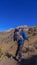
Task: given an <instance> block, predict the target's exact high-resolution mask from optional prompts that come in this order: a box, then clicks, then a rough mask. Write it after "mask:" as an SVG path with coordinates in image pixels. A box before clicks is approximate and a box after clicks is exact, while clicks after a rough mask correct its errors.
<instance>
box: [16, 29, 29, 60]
mask: <svg viewBox="0 0 37 65" xmlns="http://www.w3.org/2000/svg"><path fill="white" fill-rule="evenodd" d="M16 37H17V43H18V48H17V51H16V54H15V57H16V58H17V56H18V60H19V61H21V56H22V48H23V44H24V41H25V40H28V41H29V38H28V37H27V36H26V33H25V31H24V30H23V29H21V30H20V29H19V30H17V32H16Z"/></svg>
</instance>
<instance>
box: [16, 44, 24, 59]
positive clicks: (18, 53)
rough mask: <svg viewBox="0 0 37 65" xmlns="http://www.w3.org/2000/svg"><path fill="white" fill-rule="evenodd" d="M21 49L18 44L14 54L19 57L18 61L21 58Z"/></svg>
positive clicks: (21, 46) (20, 45)
mask: <svg viewBox="0 0 37 65" xmlns="http://www.w3.org/2000/svg"><path fill="white" fill-rule="evenodd" d="M22 48H23V44H19V43H18V48H17V51H16V54H15V56H17V55H18V56H19V59H20V58H21V56H22Z"/></svg>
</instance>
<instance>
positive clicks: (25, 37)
mask: <svg viewBox="0 0 37 65" xmlns="http://www.w3.org/2000/svg"><path fill="white" fill-rule="evenodd" d="M22 34H23V38H24V39H26V40H29V38H28V37H27V35H26V33H25V32H23V33H22Z"/></svg>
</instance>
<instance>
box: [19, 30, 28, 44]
mask: <svg viewBox="0 0 37 65" xmlns="http://www.w3.org/2000/svg"><path fill="white" fill-rule="evenodd" d="M21 35H22V37H23V38H24V40H28V37H27V36H26V33H25V32H24V31H23V32H22V33H21ZM24 40H22V39H21V40H19V41H18V43H19V44H24Z"/></svg>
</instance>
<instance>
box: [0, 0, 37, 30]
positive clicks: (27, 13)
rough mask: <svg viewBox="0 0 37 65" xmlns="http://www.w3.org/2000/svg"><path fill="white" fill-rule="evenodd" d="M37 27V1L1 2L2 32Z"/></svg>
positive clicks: (0, 19)
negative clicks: (16, 28)
mask: <svg viewBox="0 0 37 65" xmlns="http://www.w3.org/2000/svg"><path fill="white" fill-rule="evenodd" d="M20 25H28V26H35V25H37V0H0V31H4V30H7V29H9V28H15V27H16V26H20Z"/></svg>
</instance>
